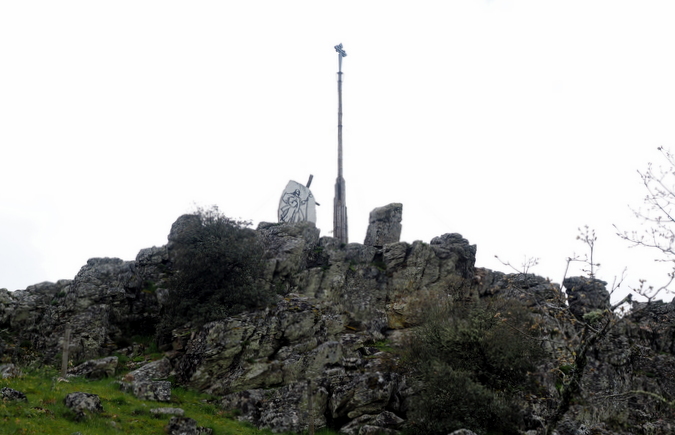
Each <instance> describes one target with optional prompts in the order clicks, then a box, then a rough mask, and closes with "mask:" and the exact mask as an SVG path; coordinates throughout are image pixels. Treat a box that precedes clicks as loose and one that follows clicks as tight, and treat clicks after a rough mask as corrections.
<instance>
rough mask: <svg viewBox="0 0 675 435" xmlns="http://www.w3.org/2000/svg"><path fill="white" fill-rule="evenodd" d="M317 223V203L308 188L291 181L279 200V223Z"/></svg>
mask: <svg viewBox="0 0 675 435" xmlns="http://www.w3.org/2000/svg"><path fill="white" fill-rule="evenodd" d="M305 221H308V222H313V223H316V201H315V200H314V196H313V195H312V192H311V191H310V190H309V188H308V187H307V186H303V185H302V184H300V183H298V182H297V181H293V180H291V181H289V182H288V184H287V185H286V188H285V189H284V191H283V193H282V194H281V199H280V200H279V222H289V223H290V222H305Z"/></svg>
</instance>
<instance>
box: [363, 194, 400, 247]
mask: <svg viewBox="0 0 675 435" xmlns="http://www.w3.org/2000/svg"><path fill="white" fill-rule="evenodd" d="M402 217H403V204H400V203H394V204H389V205H385V206H384V207H379V208H376V209H375V210H373V211H371V212H370V217H369V218H368V230H367V231H366V239H365V240H364V241H363V244H364V245H366V246H375V247H377V248H381V247H383V246H384V245H388V244H390V243H398V242H399V241H400V240H401V229H402V226H401V219H402Z"/></svg>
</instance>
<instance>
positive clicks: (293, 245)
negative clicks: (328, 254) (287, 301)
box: [258, 222, 319, 286]
mask: <svg viewBox="0 0 675 435" xmlns="http://www.w3.org/2000/svg"><path fill="white" fill-rule="evenodd" d="M258 233H259V234H260V237H261V239H262V241H263V244H264V246H265V249H266V251H267V255H266V258H268V263H269V267H268V276H267V279H268V280H269V281H273V280H275V279H276V280H277V281H283V280H292V279H293V277H294V276H295V275H296V274H298V273H299V272H300V271H301V270H303V269H305V268H306V267H307V263H308V260H309V257H310V255H311V253H312V252H313V251H314V248H315V247H316V246H317V245H318V243H319V229H318V228H317V227H316V225H314V223H312V222H296V223H279V224H271V223H267V222H261V223H260V224H259V225H258ZM295 284H296V283H295V282H291V283H290V284H289V285H291V286H292V285H295Z"/></svg>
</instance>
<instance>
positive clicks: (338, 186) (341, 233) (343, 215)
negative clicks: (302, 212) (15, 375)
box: [333, 44, 349, 244]
mask: <svg viewBox="0 0 675 435" xmlns="http://www.w3.org/2000/svg"><path fill="white" fill-rule="evenodd" d="M334 48H335V51H337V53H338V65H339V67H338V176H337V180H336V181H335V201H334V204H333V237H335V238H337V239H338V240H339V241H340V242H341V243H345V244H346V243H348V242H349V237H348V232H347V228H348V227H347V201H346V185H345V179H344V178H343V177H342V58H343V57H345V56H347V52H346V51H345V50H344V49H343V48H342V44H338V45H336V46H335V47H334Z"/></svg>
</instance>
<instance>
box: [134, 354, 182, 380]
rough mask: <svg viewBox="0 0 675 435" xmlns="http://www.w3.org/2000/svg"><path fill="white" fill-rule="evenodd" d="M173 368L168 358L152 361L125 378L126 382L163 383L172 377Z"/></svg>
mask: <svg viewBox="0 0 675 435" xmlns="http://www.w3.org/2000/svg"><path fill="white" fill-rule="evenodd" d="M171 371H172V367H171V362H170V361H169V359H168V358H162V359H159V360H157V361H151V362H149V363H147V364H145V365H143V366H141V367H139V368H137V369H136V370H133V371H131V372H129V373H127V374H126V375H125V376H124V379H123V380H124V382H134V381H135V382H140V381H162V380H166V379H167V378H168V377H169V375H171Z"/></svg>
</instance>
